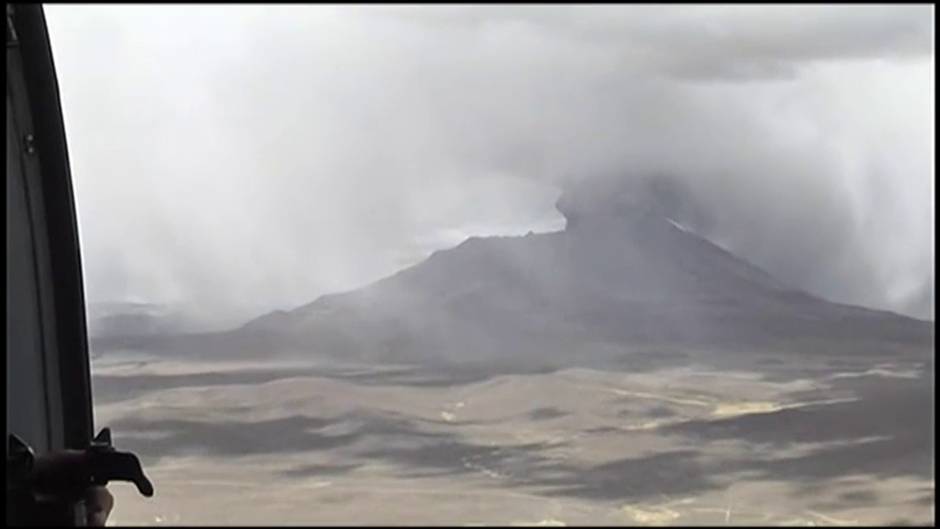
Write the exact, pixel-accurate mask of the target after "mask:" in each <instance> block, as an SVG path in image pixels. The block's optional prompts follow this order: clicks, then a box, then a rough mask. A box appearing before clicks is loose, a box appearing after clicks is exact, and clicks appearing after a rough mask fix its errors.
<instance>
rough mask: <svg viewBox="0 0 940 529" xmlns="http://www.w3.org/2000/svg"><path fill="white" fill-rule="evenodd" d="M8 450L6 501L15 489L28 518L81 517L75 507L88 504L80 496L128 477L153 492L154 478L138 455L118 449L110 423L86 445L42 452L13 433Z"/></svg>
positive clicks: (60, 520) (146, 492)
mask: <svg viewBox="0 0 940 529" xmlns="http://www.w3.org/2000/svg"><path fill="white" fill-rule="evenodd" d="M7 454H8V455H7V493H8V505H7V506H8V508H9V507H10V504H9V501H10V494H11V493H12V494H13V495H14V497H15V498H17V499H16V501H17V502H18V504H17V505H15V508H16V510H17V511H18V512H19V513H20V517H21V518H23V519H24V521H26V523H29V524H33V523H39V524H43V523H46V522H52V521H54V520H58V523H69V522H74V521H75V520H76V519H77V518H81V516H78V515H76V514H75V513H76V512H77V511H81V510H83V509H84V504H83V499H82V498H83V496H84V494H85V493H86V492H87V490H88V489H89V488H90V487H94V486H104V485H107V484H108V483H109V482H111V481H130V482H132V483H134V485H135V486H136V487H137V490H138V492H140V493H141V494H142V495H144V496H147V497H151V496H153V484H152V483H151V482H150V480H149V479H147V476H146V475H145V474H144V470H143V467H142V466H141V464H140V460H139V459H138V458H137V456H136V455H135V454H133V453H131V452H119V451H117V450H115V449H114V446H113V445H112V444H111V430H110V429H109V428H104V429H102V430H101V432H100V433H99V434H98V435H97V436H96V437H95V439H94V441H92V443H91V445H90V446H89V447H88V448H87V449H85V450H62V451H57V452H50V453H48V454H43V455H40V456H36V455H35V453H34V452H33V449H32V448H31V447H30V446H29V445H28V444H27V443H26V442H24V441H23V440H22V439H20V438H19V437H17V436H16V435H14V434H10V437H9V447H8V452H7ZM8 513H9V511H8ZM8 521H9V520H8ZM76 525H80V524H76Z"/></svg>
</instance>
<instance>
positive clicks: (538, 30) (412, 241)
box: [45, 5, 935, 324]
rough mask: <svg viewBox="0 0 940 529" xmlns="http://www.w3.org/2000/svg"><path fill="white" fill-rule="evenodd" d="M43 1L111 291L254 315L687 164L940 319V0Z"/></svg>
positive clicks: (859, 291) (887, 304) (742, 230)
mask: <svg viewBox="0 0 940 529" xmlns="http://www.w3.org/2000/svg"><path fill="white" fill-rule="evenodd" d="M45 10H46V16H47V19H48V24H49V28H50V35H51V39H52V45H53V51H54V55H55V62H56V67H57V70H58V76H59V83H60V90H61V96H62V102H63V107H64V114H65V124H66V130H67V134H68V141H69V151H70V157H71V164H72V173H73V178H74V182H75V189H76V196H77V201H78V208H79V212H78V214H79V221H80V230H81V238H82V251H83V259H84V266H85V275H86V289H87V297H88V298H89V300H90V301H91V302H96V301H115V300H134V301H143V302H151V303H161V304H169V305H174V306H181V307H186V309H187V310H189V311H191V312H192V313H193V314H195V315H197V316H198V317H200V318H203V319H205V320H206V321H212V322H215V323H219V322H225V323H226V324H228V323H234V322H238V321H239V320H244V319H247V318H250V317H253V316H255V315H258V314H260V313H263V312H266V311H269V310H273V309H276V308H290V307H293V306H296V305H300V304H303V303H307V302H309V301H311V300H312V299H314V298H316V297H317V296H318V295H321V294H324V293H328V292H333V291H337V290H345V289H350V288H354V287H357V286H359V285H362V284H364V283H367V282H369V281H372V280H375V279H378V278H380V277H382V276H385V275H388V274H390V273H392V272H394V271H396V270H398V269H400V268H402V267H404V266H407V265H409V264H412V263H415V262H417V261H418V260H420V259H421V258H423V257H424V256H426V255H427V254H428V253H429V252H430V251H432V250H434V249H438V248H442V247H448V246H452V245H455V244H456V243H458V242H460V240H462V239H463V238H464V237H466V236H469V235H489V234H515V233H519V234H522V233H525V232H526V231H528V230H530V229H531V230H535V231H547V230H554V229H560V228H561V227H563V225H564V222H563V220H562V219H561V217H560V215H559V214H558V213H557V211H555V210H554V207H553V203H554V201H555V199H556V198H557V196H558V194H559V192H560V190H561V189H562V188H563V187H564V186H567V185H572V183H578V184H579V185H591V184H590V182H591V179H592V178H596V177H598V176H611V175H613V176H616V177H618V178H633V177H636V176H642V175H644V174H649V173H666V174H670V175H673V176H674V177H676V178H679V179H680V180H682V181H683V182H684V183H685V184H687V187H688V188H689V189H690V190H691V193H692V194H693V195H694V200H695V201H696V202H697V203H698V204H700V206H701V207H702V208H703V209H704V210H705V211H706V212H707V217H708V223H707V225H704V226H700V227H699V229H701V230H703V231H704V232H706V235H708V236H709V237H710V238H713V239H714V240H716V241H720V242H721V243H722V244H723V245H725V246H726V247H728V248H729V249H731V250H732V251H734V252H735V253H737V254H738V255H740V256H742V257H745V258H747V259H749V260H751V261H752V262H754V263H755V264H757V265H759V266H761V267H763V268H764V269H766V270H767V271H769V272H770V273H772V274H773V275H775V276H776V277H778V278H779V279H781V280H782V281H784V282H787V283H789V284H791V285H794V286H797V287H800V288H803V289H805V290H808V291H810V292H813V293H815V294H818V295H820V296H823V297H826V298H828V299H831V300H835V301H842V302H849V303H856V304H862V305H866V306H871V307H878V308H886V309H890V310H895V311H899V312H903V313H906V314H910V315H914V316H917V317H921V318H929V319H933V317H934V304H935V295H934V288H933V286H934V262H935V255H934V248H935V246H934V215H935V204H934V165H933V163H934V158H933V157H934V147H933V145H934V54H933V40H934V26H933V7H932V6H887V5H885V6H876V5H865V6H766V5H763V6H742V7H737V6H735V7H730V6H718V5H704V6H583V7H581V6H579V7H574V6H535V5H529V6H465V5H461V6H430V7H416V6H381V5H369V6H352V5H333V6H327V5H316V6H313V5H311V6H303V5H279V6H260V5H211V6H210V5H194V6H189V5H124V6H121V5H113V6H112V5H108V6H104V5H102V6H80V5H74V6H73V5H50V6H46V7H45Z"/></svg>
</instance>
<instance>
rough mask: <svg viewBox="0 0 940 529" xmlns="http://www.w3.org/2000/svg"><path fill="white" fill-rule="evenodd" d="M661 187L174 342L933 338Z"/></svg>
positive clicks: (557, 352) (240, 345) (619, 343)
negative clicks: (697, 224) (775, 272)
mask: <svg viewBox="0 0 940 529" xmlns="http://www.w3.org/2000/svg"><path fill="white" fill-rule="evenodd" d="M657 189H658V188H656V187H643V188H637V189H631V190H621V191H620V192H619V193H618V192H611V191H610V190H609V189H608V190H606V191H604V192H600V191H596V192H594V193H584V192H580V193H579V192H575V193H567V194H565V195H563V196H562V198H561V199H560V200H559V202H558V209H559V210H560V211H561V212H562V213H563V214H564V215H565V217H566V218H567V221H568V222H567V227H566V229H565V230H564V231H561V232H555V233H546V234H537V235H536V234H529V235H527V236H524V237H487V238H475V237H474V238H470V239H468V240H466V241H464V242H463V243H462V244H460V245H459V246H457V247H455V248H452V249H448V250H443V251H438V252H435V253H434V254H433V255H431V256H430V257H429V258H428V259H427V260H425V261H423V262H421V263H419V264H417V265H415V266H413V267H411V268H408V269H405V270H403V271H401V272H399V273H397V274H395V275H393V276H391V277H388V278H385V279H383V280H380V281H378V282H376V283H373V284H371V285H368V286H366V287H364V288H361V289H358V290H355V291H352V292H346V293H341V294H333V295H326V296H323V297H321V298H319V299H317V300H316V301H314V302H313V303H310V304H308V305H306V306H303V307H300V308H298V309H295V310H292V311H290V312H282V311H279V312H275V313H272V314H268V315H266V316H263V317H261V318H258V319H256V320H254V321H252V322H250V323H248V324H247V325H245V326H243V327H241V328H239V329H237V330H234V331H231V332H228V333H222V334H213V335H202V336H188V337H185V338H179V339H175V340H168V341H166V342H165V343H164V344H163V346H164V347H167V348H169V349H172V350H175V351H177V352H185V351H193V352H196V351H200V352H207V353H208V352H218V354H225V355H238V354H239V353H244V354H249V355H253V356H257V355H259V354H267V353H299V354H308V355H309V354H312V355H316V356H327V357H333V358H342V359H355V360H363V359H367V360H372V361H422V362H434V361H444V362H448V363H450V362H456V363H461V364H463V363H475V362H482V363H486V364H488V365H499V364H504V363H505V364H517V363H518V364H525V365H529V366H533V365H545V366H552V367H557V366H563V365H572V364H575V365H584V364H588V363H590V364H593V363H595V362H603V361H606V360H615V359H616V358H619V357H622V356H623V355H624V354H629V353H630V352H635V351H669V350H679V349H681V350H689V349H698V350H703V349H709V350H715V351H718V350H720V351H740V352H747V351H753V350H760V351H762V352H768V353H773V352H778V351H779V352H794V351H795V352H799V353H806V354H827V353H848V354H869V353H890V352H891V351H894V350H898V351H901V350H903V351H910V350H912V349H914V350H922V351H928V350H932V348H933V343H934V342H933V340H934V329H933V327H934V326H933V323H928V322H923V321H918V320H914V319H911V318H907V317H903V316H900V315H897V314H893V313H889V312H884V311H876V310H869V309H864V308H860V307H853V306H847V305H842V304H836V303H831V302H828V301H825V300H822V299H819V298H816V297H814V296H811V295H809V294H807V293H804V292H801V291H798V290H794V289H791V288H788V287H786V286H784V285H782V284H780V283H778V282H777V281H775V280H774V279H773V278H772V277H770V276H769V275H768V274H767V273H765V272H763V271H762V270H760V269H758V268H757V267H755V266H753V265H751V264H749V263H747V262H746V261H744V260H742V259H740V258H738V257H735V256H734V255H732V254H730V253H728V252H727V251H725V250H723V249H722V248H720V247H718V246H716V245H715V244H713V243H711V242H709V241H708V240H706V239H704V238H702V237H700V236H698V235H696V234H694V233H692V232H690V231H688V230H686V229H685V228H684V227H683V226H682V225H681V224H679V223H678V222H676V221H675V220H673V216H674V215H673V213H674V212H675V211H677V209H680V208H677V203H676V201H675V200H674V199H672V198H670V195H669V194H668V193H662V192H659V191H657ZM171 342H172V345H170V343H171ZM161 348H163V347H161ZM664 354H665V353H664Z"/></svg>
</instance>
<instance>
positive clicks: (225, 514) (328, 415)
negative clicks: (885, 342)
mask: <svg viewBox="0 0 940 529" xmlns="http://www.w3.org/2000/svg"><path fill="white" fill-rule="evenodd" d="M732 366H733V367H732ZM93 380H94V391H95V403H96V424H97V426H98V427H102V426H110V427H111V428H112V430H113V434H114V442H115V445H116V446H117V447H118V448H119V449H125V450H134V451H135V452H137V453H138V454H139V455H140V456H141V458H142V460H143V462H144V465H145V469H146V471H147V473H148V474H149V476H150V478H151V480H152V481H153V482H154V485H155V488H156V494H155V496H154V497H153V498H149V499H148V498H143V497H140V496H138V495H137V493H136V490H135V489H134V488H133V486H132V485H130V484H126V483H115V484H112V486H111V490H112V492H113V494H114V495H115V498H116V507H115V509H114V511H113V513H112V516H111V519H110V521H109V523H111V524H115V525H123V524H134V525H161V524H171V525H172V524H193V525H199V524H238V525H269V524H282V525H283V524H298V525H300V524H302V525H317V524H342V525H377V524H392V525H451V524H452V525H467V526H472V525H507V524H512V525H574V524H578V525H719V524H729V525H870V524H896V525H911V524H916V525H921V524H932V523H933V522H934V519H935V518H934V504H935V482H934V451H933V450H934V448H933V446H934V439H933V435H934V434H933V430H934V425H933V420H934V419H933V417H934V409H933V407H934V378H933V370H932V366H931V365H928V364H927V363H925V362H917V361H913V360H910V361H909V360H901V359H899V357H898V356H897V355H895V356H893V357H891V358H883V359H877V358H864V359H859V360H852V359H844V358H843V359H841V360H833V359H831V358H829V359H815V360H814V359H812V358H807V357H803V358H799V359H798V360H793V361H790V362H787V361H781V360H780V359H779V358H771V357H760V356H755V357H753V358H749V359H748V361H742V360H741V359H735V360H734V361H733V362H730V363H728V362H722V361H720V359H709V358H708V356H707V355H703V356H701V357H696V358H695V361H690V360H688V358H685V359H684V360H682V359H679V360H674V361H671V362H657V361H655V360H652V361H651V360H650V359H649V358H646V359H644V358H643V357H642V356H640V355H638V356H637V361H636V362H633V363H632V364H630V365H627V366H624V368H623V369H620V370H616V369H611V370H601V369H597V370H595V369H584V368H570V369H562V370H558V371H554V372H538V373H508V374H505V373H504V374H487V373H485V372H482V371H474V370H469V369H468V370H463V371H461V370H451V371H446V372H444V371H438V372H436V371H431V370H429V369H427V368H422V367H421V366H414V365H384V366H365V365H336V364H335V363H333V364H322V363H319V364H318V363H316V362H314V361H303V362H300V361H296V362H287V361H273V360H272V361H269V362H260V361H259V362H220V361H212V362H203V363H200V362H196V361H185V360H180V359H179V358H174V359H159V358H154V357H146V356H140V355H137V356H135V355H132V354H130V353H128V354H112V355H108V356H107V357H102V358H98V359H96V360H95V361H94V364H93Z"/></svg>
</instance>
